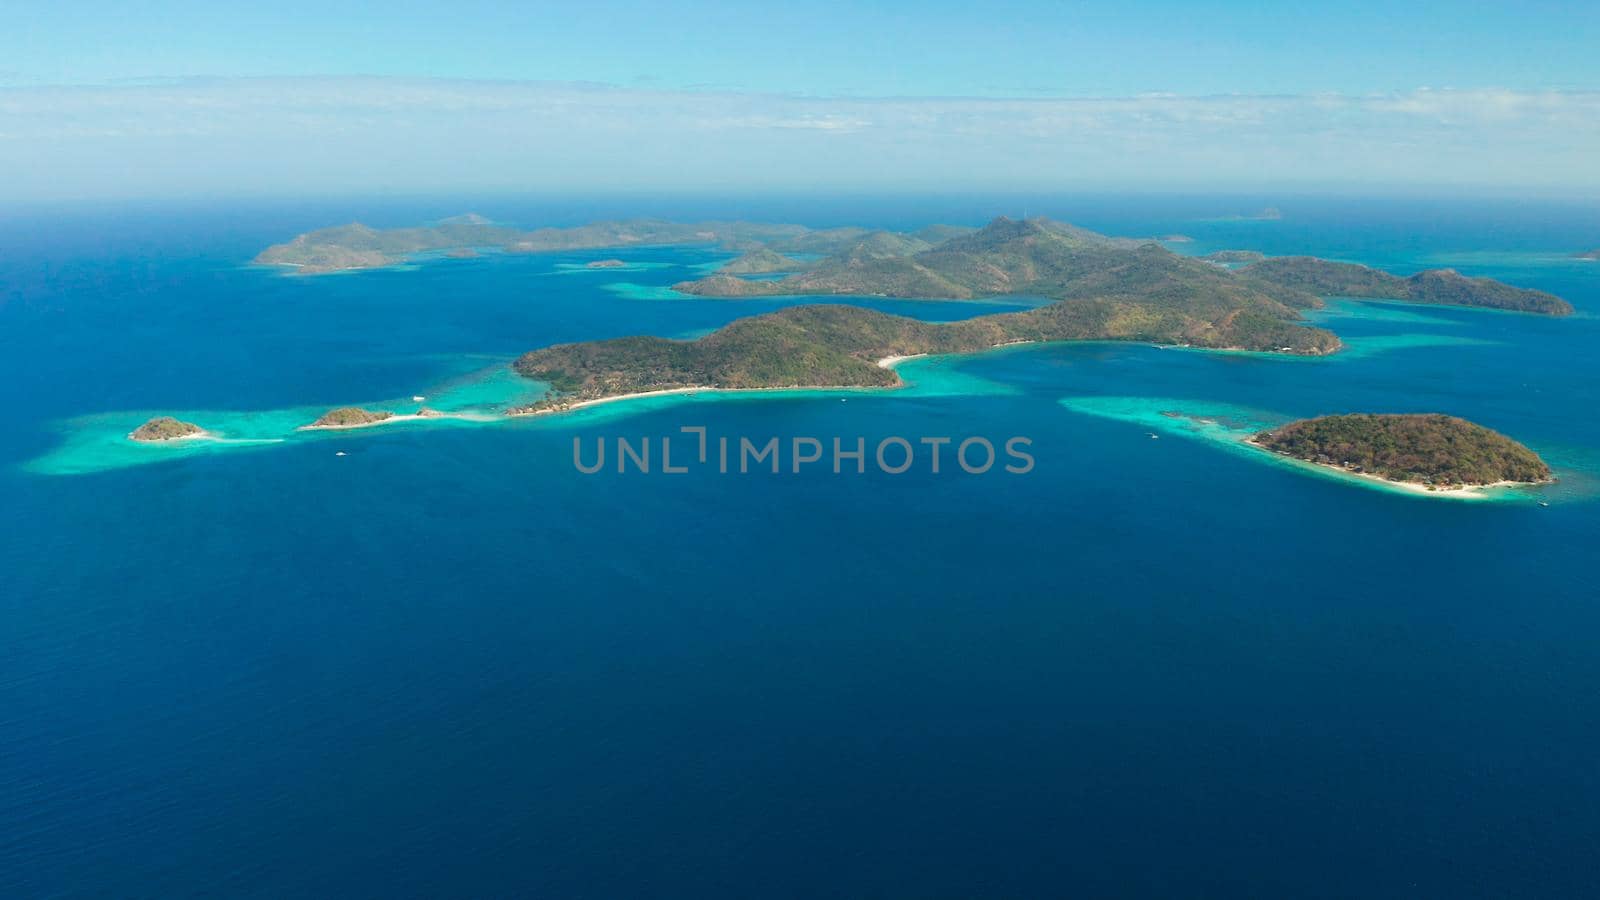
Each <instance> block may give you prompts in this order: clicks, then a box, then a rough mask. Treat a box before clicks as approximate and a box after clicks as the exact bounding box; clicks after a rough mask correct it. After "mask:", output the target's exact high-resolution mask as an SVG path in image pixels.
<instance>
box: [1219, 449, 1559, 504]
mask: <svg viewBox="0 0 1600 900" xmlns="http://www.w3.org/2000/svg"><path fill="white" fill-rule="evenodd" d="M1241 443H1243V444H1245V445H1246V446H1249V447H1254V448H1255V449H1257V450H1259V451H1261V452H1262V453H1270V454H1272V455H1273V456H1274V457H1277V458H1278V459H1282V460H1287V461H1289V462H1291V463H1295V464H1296V465H1303V466H1308V467H1311V468H1314V469H1319V470H1321V471H1325V472H1332V473H1334V474H1336V475H1339V476H1342V477H1344V478H1355V479H1359V480H1361V481H1367V482H1371V483H1373V484H1379V485H1383V486H1384V487H1390V488H1397V489H1399V490H1403V491H1409V492H1410V493H1413V494H1422V495H1424V496H1427V497H1447V498H1450V499H1452V500H1486V499H1488V497H1489V492H1490V491H1493V490H1496V489H1499V488H1508V487H1527V486H1531V485H1532V484H1533V483H1532V482H1527V481H1496V482H1494V483H1493V484H1473V485H1463V486H1459V487H1436V486H1433V485H1427V484H1423V483H1421V482H1419V481H1394V480H1391V479H1388V478H1384V477H1383V476H1382V475H1373V474H1371V473H1369V472H1352V471H1350V470H1349V469H1346V468H1344V467H1343V466H1334V465H1328V464H1326V463H1319V462H1313V461H1311V460H1309V459H1301V458H1299V457H1297V456H1290V455H1288V454H1286V453H1279V452H1277V451H1276V450H1272V449H1269V448H1267V447H1263V446H1261V445H1260V444H1258V443H1256V442H1255V440H1254V439H1253V438H1245V439H1244V440H1242V441H1241Z"/></svg>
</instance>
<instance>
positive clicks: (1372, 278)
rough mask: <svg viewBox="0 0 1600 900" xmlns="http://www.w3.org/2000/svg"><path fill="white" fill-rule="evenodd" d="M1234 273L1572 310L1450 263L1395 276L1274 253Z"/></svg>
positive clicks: (1533, 309)
mask: <svg viewBox="0 0 1600 900" xmlns="http://www.w3.org/2000/svg"><path fill="white" fill-rule="evenodd" d="M1239 275H1241V276H1242V277H1245V278H1253V279H1256V280H1258V281H1262V282H1267V283H1270V284H1276V285H1282V286H1285V287H1290V288H1294V289H1296V290H1302V291H1309V292H1311V293H1314V294H1317V295H1319V296H1323V297H1368V298H1373V299H1380V300H1403V301H1405V302H1407V303H1435V304H1445V305H1450V306H1477V307H1484V308H1487V309H1504V310H1512V311H1515V312H1528V313H1538V314H1541V315H1547V316H1564V315H1568V314H1570V313H1571V312H1572V304H1570V303H1568V302H1567V301H1565V300H1562V299H1561V298H1560V297H1556V296H1554V295H1552V294H1547V293H1545V292H1543V291H1534V290H1528V289H1526V288H1518V287H1512V286H1511V285H1508V284H1503V283H1501V282H1498V281H1494V280H1493V279H1489V278H1468V277H1467V276H1465V275H1462V274H1461V273H1459V272H1457V271H1455V270H1454V269H1429V270H1427V271H1425V272H1418V273H1417V274H1415V275H1412V276H1411V277H1409V278H1401V277H1400V276H1398V275H1391V274H1389V273H1388V272H1383V271H1380V270H1378V269H1373V268H1369V267H1367V266H1362V265H1357V264H1355V263H1342V262H1331V261H1329V260H1325V259H1317V258H1315V257H1311V256H1280V257H1276V258H1273V259H1267V260H1263V261H1261V262H1258V263H1255V264H1253V265H1249V266H1246V267H1244V268H1243V269H1240V270H1239Z"/></svg>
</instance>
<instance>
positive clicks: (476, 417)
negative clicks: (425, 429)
mask: <svg viewBox="0 0 1600 900" xmlns="http://www.w3.org/2000/svg"><path fill="white" fill-rule="evenodd" d="M433 419H458V420H461V421H466V422H493V421H495V417H494V416H489V415H484V414H482V413H446V412H442V413H432V414H430V415H426V416H419V415H417V414H415V413H410V414H399V413H396V414H395V415H392V416H389V417H388V418H386V419H379V420H377V421H376V422H356V423H354V424H351V425H301V426H300V427H298V428H296V429H295V431H350V430H353V429H356V428H376V427H378V426H379V425H391V424H393V423H395V422H427V421H430V420H433Z"/></svg>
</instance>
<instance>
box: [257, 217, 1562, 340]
mask: <svg viewBox="0 0 1600 900" xmlns="http://www.w3.org/2000/svg"><path fill="white" fill-rule="evenodd" d="M673 244H704V245H709V246H713V247H717V248H719V249H722V250H726V251H729V252H737V253H739V254H741V255H740V256H739V257H737V258H735V259H733V260H731V261H729V262H728V263H727V264H725V265H724V266H723V267H722V268H721V269H720V271H718V272H717V273H716V274H714V275H711V276H709V277H706V278H702V279H698V280H695V281H685V282H681V283H679V284H676V285H674V286H673V287H674V289H676V290H678V291H680V292H683V293H688V294H696V295H700V296H706V297H759V296H774V295H830V294H831V295H877V296H885V297H916V298H934V299H969V298H973V297H991V296H1004V295H1008V294H1028V295H1033V296H1045V297H1049V298H1051V299H1056V300H1069V299H1102V300H1109V299H1117V300H1132V301H1135V302H1146V303H1148V302H1151V301H1154V302H1157V303H1158V304H1159V305H1163V306H1171V305H1173V304H1172V302H1171V301H1173V300H1174V299H1176V298H1173V297H1168V298H1166V300H1165V301H1163V300H1161V298H1160V296H1159V295H1161V294H1162V293H1166V294H1172V293H1173V292H1182V291H1186V290H1193V291H1196V292H1198V293H1201V294H1212V295H1214V294H1215V293H1216V292H1217V291H1219V290H1220V291H1222V292H1223V293H1232V294H1241V295H1242V294H1251V293H1253V294H1257V295H1262V296H1265V297H1267V298H1268V299H1270V300H1271V301H1272V302H1273V303H1274V304H1275V305H1276V306H1277V307H1279V308H1280V312H1281V311H1282V310H1285V309H1304V308H1308V307H1314V306H1317V305H1318V304H1319V303H1320V302H1321V301H1320V299H1319V298H1320V297H1325V296H1342V297H1357V298H1369V299H1380V300H1401V301H1405V302H1409V303H1437V304H1452V305H1458V306H1479V307H1487V308H1492V309H1505V310H1515V311H1519V312H1533V313H1542V314H1547V315H1565V314H1567V313H1569V312H1571V310H1572V307H1571V306H1570V305H1568V304H1567V303H1566V301H1564V300H1561V299H1560V298H1558V297H1554V296H1552V295H1550V294H1546V293H1543V292H1541V291H1532V290H1526V289H1523V288H1515V287H1512V286H1510V285H1506V284H1502V283H1500V282H1498V281H1493V280H1490V279H1487V278H1468V277H1466V276H1463V275H1461V274H1459V273H1457V272H1455V271H1454V270H1450V269H1435V270H1429V271H1425V272H1420V273H1417V274H1415V275H1411V276H1409V277H1400V276H1397V275H1391V274H1389V273H1387V272H1383V271H1380V270H1378V269H1373V268H1369V267H1367V266H1362V265H1357V264H1354V263H1341V262H1331V261H1328V260H1322V259H1316V258H1314V257H1309V256H1293V257H1276V258H1263V257H1262V256H1261V255H1260V254H1257V253H1254V252H1252V251H1220V252H1218V253H1215V254H1212V255H1211V256H1210V257H1208V258H1206V259H1205V260H1197V259H1194V258H1191V257H1183V256H1179V255H1177V254H1174V253H1171V252H1169V251H1167V250H1166V249H1164V248H1162V247H1161V246H1160V245H1159V244H1158V243H1157V242H1156V241H1154V240H1152V239H1146V238H1120V237H1109V236H1107V235H1103V234H1099V233H1096V232H1094V231H1090V230H1088V229H1086V228H1081V227H1078V226H1076V225H1070V224H1067V223H1064V222H1056V221H1052V220H1049V219H1043V218H1033V219H1023V220H1012V219H1008V218H1004V217H1001V218H998V219H995V220H994V221H993V222H991V223H990V224H989V225H988V226H986V227H984V228H982V229H973V228H966V227H962V226H955V225H930V226H928V227H926V228H922V229H920V230H917V231H914V232H894V231H884V230H874V229H868V228H860V227H853V226H847V227H842V228H827V229H811V228H807V227H805V226H803V225H783V224H776V225H774V224H762V223H753V222H740V221H729V222H723V221H709V222H696V223H678V222H667V221H662V220H657V219H636V220H629V221H621V222H595V223H591V224H588V225H580V226H576V227H572V228H540V229H535V230H533V231H522V230H519V229H516V228H512V227H509V226H505V225H498V224H495V223H493V222H490V221H489V220H488V219H485V218H484V217H482V216H478V215H472V214H468V215H465V216H456V217H454V218H450V219H445V220H442V221H440V222H437V223H435V224H433V225H430V226H424V227H419V228H391V229H374V228H369V227H367V226H365V225H360V224H352V225H343V226H339V227H337V228H327V229H323V230H320V231H313V232H308V233H306V234H302V235H300V236H298V237H296V238H294V239H293V240H292V241H289V242H288V243H285V244H277V245H274V246H272V247H269V248H267V249H266V250H264V251H262V252H261V254H260V255H258V256H257V257H256V259H255V262H257V263H260V264H268V265H281V266H287V267H291V268H292V269H293V271H295V272H297V273H300V274H317V273H327V272H336V271H345V270H352V269H364V268H378V267H384V266H391V265H395V264H397V263H399V262H402V261H404V260H405V259H407V258H408V257H410V256H412V255H413V254H417V253H425V252H444V253H462V252H465V251H469V250H473V248H478V247H495V248H498V249H500V250H502V251H504V252H508V253H538V252H546V251H557V250H586V249H598V248H612V247H628V246H645V245H673ZM791 253H800V254H806V255H808V256H816V257H820V258H819V259H816V260H815V261H814V262H801V261H800V260H797V259H794V258H792V257H789V256H786V255H785V254H791ZM1205 261H1210V262H1215V263H1241V262H1248V263H1250V264H1249V265H1246V266H1244V267H1242V268H1238V269H1235V270H1231V271H1224V272H1223V273H1222V274H1221V275H1220V276H1219V275H1218V273H1217V272H1216V271H1215V270H1216V269H1217V268H1218V267H1217V266H1206V265H1204V264H1203V263H1204V262H1205ZM589 265H590V266H591V267H595V268H603V267H617V266H619V265H622V261H621V260H609V259H608V260H598V261H595V262H593V263H590V264H589ZM786 272H787V273H792V274H790V275H788V277H785V278H777V279H764V280H757V279H750V278H743V277H740V276H743V275H765V274H772V273H786ZM1219 277H1220V278H1221V279H1222V280H1221V281H1219V280H1218V278H1219ZM1244 346H1251V345H1248V344H1246V345H1244Z"/></svg>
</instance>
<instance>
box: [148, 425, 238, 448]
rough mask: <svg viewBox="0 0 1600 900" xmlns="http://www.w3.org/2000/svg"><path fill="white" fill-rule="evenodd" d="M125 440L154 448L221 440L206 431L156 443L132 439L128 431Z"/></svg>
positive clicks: (218, 436)
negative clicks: (165, 445)
mask: <svg viewBox="0 0 1600 900" xmlns="http://www.w3.org/2000/svg"><path fill="white" fill-rule="evenodd" d="M127 438H128V440H130V441H132V442H134V443H135V444H145V445H149V446H156V447H159V446H161V445H162V444H177V443H180V442H182V441H220V440H222V437H221V435H217V434H212V433H211V432H209V431H206V430H204V429H201V430H200V431H197V432H195V433H194V434H180V435H178V436H177V437H170V438H162V439H161V440H158V441H146V440H140V439H139V438H136V437H134V436H133V432H131V431H130V432H128V434H127Z"/></svg>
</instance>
